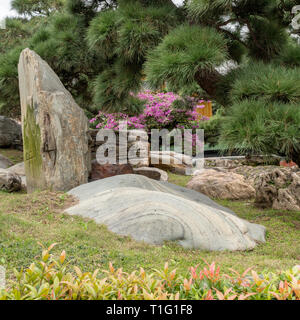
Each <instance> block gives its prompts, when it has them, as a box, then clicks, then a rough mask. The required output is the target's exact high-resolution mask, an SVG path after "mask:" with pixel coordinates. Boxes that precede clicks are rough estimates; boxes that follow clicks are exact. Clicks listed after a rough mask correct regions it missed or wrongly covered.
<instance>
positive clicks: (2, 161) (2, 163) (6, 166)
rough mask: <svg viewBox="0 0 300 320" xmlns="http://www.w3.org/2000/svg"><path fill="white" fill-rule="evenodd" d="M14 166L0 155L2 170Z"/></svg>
mask: <svg viewBox="0 0 300 320" xmlns="http://www.w3.org/2000/svg"><path fill="white" fill-rule="evenodd" d="M12 165H13V163H12V162H11V161H10V160H9V159H7V158H6V157H4V156H3V155H1V154H0V169H7V168H9V167H11V166H12Z"/></svg>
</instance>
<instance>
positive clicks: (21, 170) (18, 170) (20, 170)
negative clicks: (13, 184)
mask: <svg viewBox="0 0 300 320" xmlns="http://www.w3.org/2000/svg"><path fill="white" fill-rule="evenodd" d="M8 171H10V172H12V173H14V174H16V175H18V176H19V177H20V178H21V180H22V189H24V190H26V189H27V182H26V174H25V164H24V162H21V163H18V164H16V165H14V166H12V167H10V168H8Z"/></svg>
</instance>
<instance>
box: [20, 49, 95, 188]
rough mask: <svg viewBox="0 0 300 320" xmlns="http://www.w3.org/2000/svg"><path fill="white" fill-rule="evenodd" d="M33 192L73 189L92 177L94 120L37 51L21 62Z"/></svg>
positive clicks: (26, 146)
mask: <svg viewBox="0 0 300 320" xmlns="http://www.w3.org/2000/svg"><path fill="white" fill-rule="evenodd" d="M18 71H19V87H20V96H21V109H22V129H23V140H24V155H25V159H24V161H25V172H26V177H27V191H28V192H33V191H34V190H37V189H38V190H45V189H50V190H54V191H65V190H70V189H72V188H74V187H76V186H78V185H81V184H84V183H86V182H88V175H89V171H90V165H91V161H90V152H89V148H88V143H89V134H88V130H89V125H88V119H87V117H86V116H85V114H84V112H83V110H82V109H81V108H80V107H79V106H78V105H77V104H76V102H75V101H74V99H73V97H72V96H71V94H70V93H69V92H68V91H67V90H66V89H65V87H64V86H63V84H62V83H61V81H60V79H59V78H58V76H57V75H56V74H55V72H54V71H53V70H52V69H51V68H50V66H49V65H48V64H47V63H46V62H45V61H43V60H42V59H41V58H40V57H39V56H38V55H37V54H36V53H35V52H33V51H31V50H29V49H25V50H23V51H22V53H21V56H20V61H19V66H18Z"/></svg>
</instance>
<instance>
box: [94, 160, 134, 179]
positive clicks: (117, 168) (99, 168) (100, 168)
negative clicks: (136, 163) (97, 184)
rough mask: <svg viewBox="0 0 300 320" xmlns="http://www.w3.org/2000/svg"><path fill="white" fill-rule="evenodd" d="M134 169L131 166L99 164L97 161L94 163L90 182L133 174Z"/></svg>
mask: <svg viewBox="0 0 300 320" xmlns="http://www.w3.org/2000/svg"><path fill="white" fill-rule="evenodd" d="M133 173H134V172H133V169H132V167H131V165H129V164H121V165H119V164H105V165H102V164H99V163H98V162H97V160H94V161H92V171H91V174H90V181H96V180H100V179H104V178H108V177H113V176H118V175H121V174H133Z"/></svg>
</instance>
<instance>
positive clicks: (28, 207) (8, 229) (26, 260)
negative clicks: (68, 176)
mask: <svg viewBox="0 0 300 320" xmlns="http://www.w3.org/2000/svg"><path fill="white" fill-rule="evenodd" d="M188 179H189V178H188V177H182V176H176V175H170V180H171V181H173V182H174V180H176V181H177V183H178V184H181V185H183V184H185V182H186V180H188ZM218 202H219V203H220V204H222V205H225V206H227V207H229V208H231V209H232V210H234V211H235V212H236V213H237V214H238V215H239V216H240V217H242V218H246V219H247V220H249V221H251V222H255V223H260V224H263V225H265V226H266V227H267V230H268V233H267V242H266V244H261V245H259V246H257V248H255V249H254V250H252V251H248V252H205V251H200V250H186V249H183V248H181V247H180V246H178V245H176V244H174V243H165V244H164V245H163V246H151V245H147V244H145V243H141V242H136V241H134V240H132V239H131V238H129V237H121V236H118V235H115V234H113V233H111V232H110V231H108V230H107V228H106V227H105V226H101V225H97V224H96V223H95V222H93V221H90V220H85V219H82V218H80V217H74V216H68V215H67V214H64V213H63V210H64V208H66V207H68V206H71V205H72V204H74V199H71V198H70V197H68V196H67V195H66V194H63V193H52V192H41V193H34V194H32V195H27V194H22V193H14V194H8V193H3V192H0V264H2V265H5V266H6V268H7V270H8V277H12V276H13V273H12V270H13V268H15V267H17V268H20V267H22V266H23V267H27V266H28V265H29V264H30V263H31V262H32V261H33V260H34V259H36V258H39V256H40V252H41V248H40V246H39V244H38V242H40V243H43V244H44V245H50V244H52V243H58V245H57V246H56V248H55V250H54V253H57V254H58V253H59V252H60V251H62V250H63V249H64V250H66V252H67V256H68V258H69V259H71V260H72V261H73V264H76V265H78V266H79V267H80V268H82V269H83V270H85V271H92V270H94V269H96V268H100V269H102V268H106V267H107V266H108V263H109V262H112V263H113V264H114V265H115V266H116V267H123V269H124V270H125V271H132V270H134V269H137V268H139V267H141V266H143V267H144V268H145V269H147V270H151V269H153V268H162V267H163V265H164V263H165V262H167V261H168V262H169V264H170V266H171V267H172V268H177V269H178V270H179V271H180V272H181V273H185V272H186V271H187V269H188V267H189V266H192V265H197V264H199V263H200V264H204V262H203V260H202V259H206V260H207V261H208V262H212V261H216V262H217V263H218V264H220V265H221V268H222V270H223V271H224V272H228V273H231V272H230V270H229V269H230V268H233V269H236V270H237V271H239V272H241V271H244V270H245V269H246V268H248V267H252V266H253V267H255V269H256V270H257V271H258V272H260V271H263V270H268V271H275V270H279V269H280V270H281V269H288V268H291V267H293V266H295V265H297V264H299V263H300V212H285V211H275V210H260V209H257V208H255V207H254V206H253V203H251V202H231V201H218Z"/></svg>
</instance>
